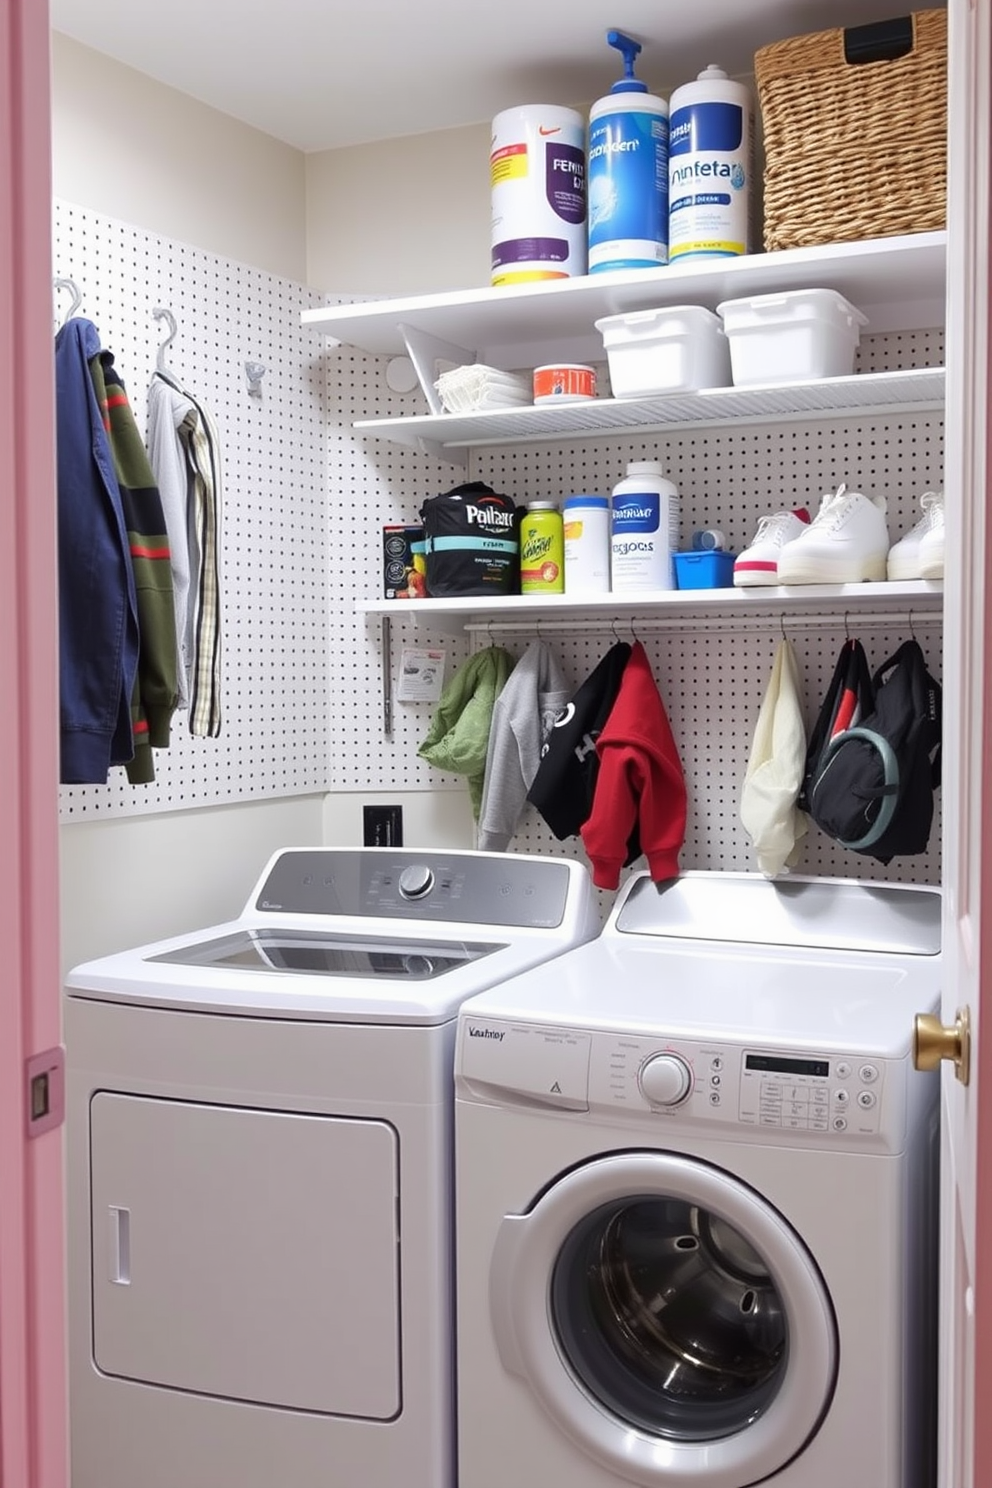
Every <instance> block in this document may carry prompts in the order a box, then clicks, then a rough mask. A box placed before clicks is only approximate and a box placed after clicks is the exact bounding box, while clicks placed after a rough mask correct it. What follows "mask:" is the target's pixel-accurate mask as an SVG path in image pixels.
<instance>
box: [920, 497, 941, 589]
mask: <svg viewBox="0 0 992 1488" xmlns="http://www.w3.org/2000/svg"><path fill="white" fill-rule="evenodd" d="M930 513H931V522H930V528H929V530H928V531H927V532H924V534H923V536H922V537H921V538H920V578H921V579H942V578H943V577H944V493H943V491H939V492H938V493H937V500H936V502H935V503H934V505H933V506H932V507H931V508H930Z"/></svg>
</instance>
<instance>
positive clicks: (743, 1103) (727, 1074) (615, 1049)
mask: <svg viewBox="0 0 992 1488" xmlns="http://www.w3.org/2000/svg"><path fill="white" fill-rule="evenodd" d="M902 1080H903V1071H902V1062H900V1061H895V1062H893V1061H891V1060H886V1059H878V1058H870V1057H866V1056H864V1055H858V1054H855V1053H851V1054H836V1053H831V1054H827V1053H815V1052H808V1053H807V1052H802V1053H799V1052H793V1051H791V1050H790V1051H782V1050H773V1049H770V1048H761V1047H758V1046H753V1047H747V1046H745V1047H743V1048H742V1047H741V1046H740V1045H736V1046H735V1045H725V1044H719V1043H715V1042H714V1043H709V1042H707V1043H701V1042H695V1041H689V1040H685V1039H680V1038H675V1037H673V1038H672V1039H670V1040H668V1039H660V1040H651V1039H648V1038H644V1037H624V1036H616V1035H609V1034H605V1033H597V1034H594V1035H593V1047H592V1049H591V1051H590V1061H589V1105H590V1107H591V1108H593V1109H595V1108H597V1107H598V1108H600V1109H602V1108H607V1109H609V1108H612V1109H614V1110H616V1109H617V1108H620V1109H626V1110H627V1111H634V1110H641V1111H644V1112H649V1113H651V1114H653V1115H655V1116H657V1117H658V1118H659V1119H661V1120H664V1119H670V1120H673V1121H679V1122H683V1121H692V1122H693V1123H703V1124H704V1125H705V1126H706V1127H713V1126H716V1125H721V1126H723V1127H725V1128H726V1127H731V1128H738V1129H740V1128H747V1127H762V1128H765V1129H766V1130H768V1132H769V1135H771V1133H772V1132H773V1131H778V1132H781V1133H783V1134H784V1133H797V1134H798V1133H804V1132H805V1133H810V1134H815V1135H816V1136H817V1137H821V1138H822V1137H826V1138H828V1139H835V1140H838V1141H840V1140H842V1139H843V1138H845V1137H852V1138H855V1139H859V1138H872V1137H876V1136H877V1135H878V1134H879V1133H880V1132H881V1131H882V1129H883V1123H884V1121H886V1120H888V1121H890V1122H892V1121H894V1122H895V1123H896V1125H899V1124H900V1122H901V1120H902V1114H901V1113H902V1103H901V1102H899V1101H897V1100H895V1101H893V1102H892V1103H891V1105H892V1109H891V1110H888V1111H886V1107H885V1106H884V1104H883V1096H884V1094H885V1092H886V1091H887V1089H888V1088H889V1086H893V1087H894V1088H893V1094H894V1095H895V1094H897V1093H898V1091H899V1090H901V1088H902ZM742 1135H743V1133H742Z"/></svg>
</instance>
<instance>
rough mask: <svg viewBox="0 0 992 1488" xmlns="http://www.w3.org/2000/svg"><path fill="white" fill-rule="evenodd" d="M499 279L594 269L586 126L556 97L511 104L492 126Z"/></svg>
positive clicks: (494, 245) (518, 280) (509, 280)
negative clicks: (589, 250) (589, 254)
mask: <svg viewBox="0 0 992 1488" xmlns="http://www.w3.org/2000/svg"><path fill="white" fill-rule="evenodd" d="M489 176H490V183H491V188H492V282H493V284H494V285H498V284H523V283H526V282H528V281H530V280H536V279H569V278H572V277H573V276H575V275H580V274H584V273H585V272H586V133H585V122H584V120H583V118H582V115H581V114H579V113H576V111H575V110H574V109H568V108H559V107H557V106H556V105H553V104H544V103H541V104H524V105H521V107H519V108H510V109H504V110H503V112H502V113H501V114H497V115H496V117H495V119H494V120H493V126H492V149H491V152H490V156H489Z"/></svg>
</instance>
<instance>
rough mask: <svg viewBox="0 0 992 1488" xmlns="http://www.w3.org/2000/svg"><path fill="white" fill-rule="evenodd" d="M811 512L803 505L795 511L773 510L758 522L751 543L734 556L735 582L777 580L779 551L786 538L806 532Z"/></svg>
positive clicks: (771, 582)
mask: <svg viewBox="0 0 992 1488" xmlns="http://www.w3.org/2000/svg"><path fill="white" fill-rule="evenodd" d="M808 526H809V512H808V511H807V510H806V508H805V507H804V506H798V507H796V509H795V511H777V512H770V513H769V515H768V516H767V517H762V518H761V521H760V522H759V523H758V530H757V532H756V533H755V535H754V539H753V541H752V542H751V544H750V546H749V547H747V548H745V549H744V551H743V553H740V554H739V555H738V556H737V557H736V558H735V559H734V584H735V585H736V586H737V588H738V589H740V588H747V587H748V586H750V585H756V584H777V583H779V582H780V580H779V576H778V560H779V555H780V553H781V551H782V549H783V548H784V546H785V544H786V543H787V542H791V541H792V539H793V538H794V537H798V536H799V534H800V532H805V530H806V528H807V527H808Z"/></svg>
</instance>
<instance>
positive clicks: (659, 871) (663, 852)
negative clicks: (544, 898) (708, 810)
mask: <svg viewBox="0 0 992 1488" xmlns="http://www.w3.org/2000/svg"><path fill="white" fill-rule="evenodd" d="M596 752H597V754H598V755H599V775H598V777H597V779H596V793H595V796H594V798H593V803H592V812H591V813H590V816H589V819H588V820H587V822H586V823H585V826H584V827H583V828H582V841H583V844H584V845H585V849H586V852H587V853H588V855H589V861H590V863H591V864H592V877H593V882H594V883H595V885H596V887H597V888H599V889H615V888H617V887H618V885H619V883H620V869H621V868H622V867H623V865H624V860H625V858H626V855H627V841H628V838H629V837H630V835H631V832H632V831H633V829H634V827H635V826H636V827H637V830H638V834H639V837H640V844H641V850H642V852H643V853H644V856H645V857H646V858H647V862H648V868H649V870H650V873H651V877H652V878H653V879H654V881H655V883H662V882H663V881H664V880H665V879H669V878H675V877H677V875H678V871H679V851H680V849H681V847H682V844H683V842H684V841H685V820H686V790H685V778H684V776H683V774H682V765H681V762H680V760H679V755H678V750H677V749H676V747H675V740H674V738H673V737H672V729H671V725H670V724H669V722H668V715H667V714H666V712H665V705H664V704H663V702H662V701H661V694H660V693H659V692H658V689H657V687H656V686H655V680H654V677H653V676H652V675H651V664H650V662H649V661H648V658H647V655H646V653H645V650H644V647H643V646H642V645H641V643H640V641H635V643H634V648H633V650H632V651H631V654H630V660H629V661H628V662H627V665H626V668H625V669H624V674H623V681H622V682H621V684H620V691H619V693H618V694H617V700H616V702H615V703H614V704H613V707H612V708H611V710H610V716H609V718H608V719H607V720H606V727H605V728H604V729H603V731H602V733H601V734H600V736H599V738H598V739H597V741H596Z"/></svg>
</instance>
